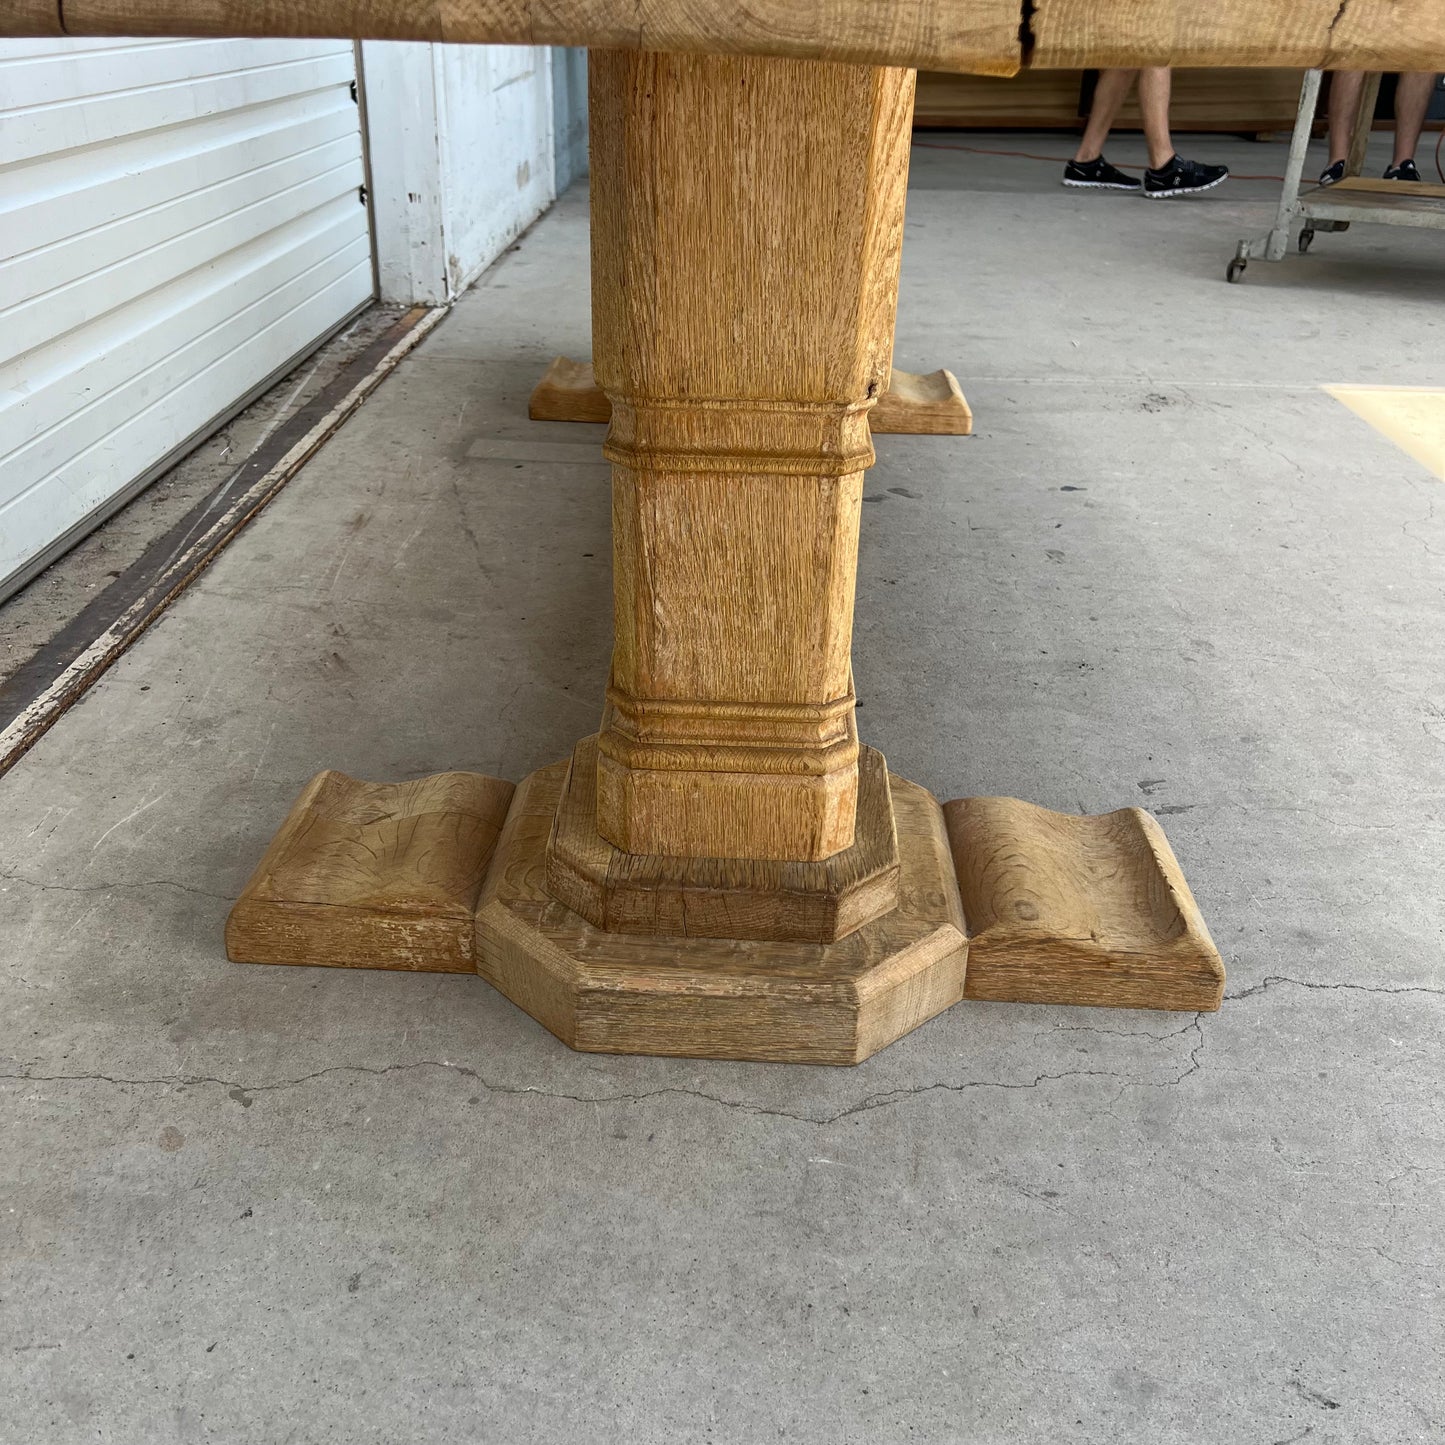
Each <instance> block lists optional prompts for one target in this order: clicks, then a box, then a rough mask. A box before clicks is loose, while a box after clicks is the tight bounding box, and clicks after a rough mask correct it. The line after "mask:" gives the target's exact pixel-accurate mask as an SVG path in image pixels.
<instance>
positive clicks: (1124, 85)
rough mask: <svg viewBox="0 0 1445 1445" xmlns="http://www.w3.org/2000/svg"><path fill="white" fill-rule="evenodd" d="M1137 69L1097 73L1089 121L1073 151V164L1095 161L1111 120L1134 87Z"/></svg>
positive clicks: (1107, 134) (1101, 148)
mask: <svg viewBox="0 0 1445 1445" xmlns="http://www.w3.org/2000/svg"><path fill="white" fill-rule="evenodd" d="M1138 73H1139V72H1138V71H1137V70H1104V71H1100V73H1099V83H1098V85H1096V86H1095V87H1094V103H1093V105H1091V106H1090V107H1089V120H1088V123H1087V124H1086V125H1085V126H1084V134H1083V136H1082V138H1081V139H1080V141H1079V148H1078V150H1076V151H1075V152H1074V159H1075V160H1076V161H1096V160H1098V159H1099V157H1100V155H1102V154H1103V151H1104V142H1105V141H1106V140H1107V139H1108V138H1109V131H1110V128H1111V127H1112V126H1113V124H1114V117H1115V116H1117V115H1118V114H1119V107H1120V106H1121V105H1123V104H1124V97H1125V96H1126V95H1128V94H1129V87H1130V86H1131V85H1133V84H1134V77H1135V76H1136V75H1138Z"/></svg>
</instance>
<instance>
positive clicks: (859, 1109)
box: [0, 1017, 1204, 1127]
mask: <svg viewBox="0 0 1445 1445" xmlns="http://www.w3.org/2000/svg"><path fill="white" fill-rule="evenodd" d="M1190 1027H1191V1028H1196V1029H1197V1028H1198V1027H1199V1020H1198V1018H1197V1017H1196V1019H1195V1021H1194V1023H1193V1024H1191V1025H1190ZM1203 1049H1204V1037H1203V1032H1202V1031H1201V1032H1200V1042H1199V1044H1198V1045H1197V1046H1196V1047H1195V1048H1194V1049H1193V1050H1192V1051H1191V1053H1190V1063H1189V1066H1188V1068H1186V1069H1185V1070H1184V1072H1183V1073H1181V1074H1180V1075H1179V1076H1178V1077H1177V1078H1173V1079H1166V1080H1162V1081H1154V1080H1149V1079H1137V1078H1134V1077H1132V1076H1131V1075H1129V1074H1121V1073H1119V1072H1118V1071H1117V1070H1113V1069H1066V1070H1064V1071H1063V1072H1061V1073H1057V1074H1047V1073H1045V1074H1038V1075H1036V1076H1035V1077H1034V1078H1032V1079H1028V1080H1021V1081H1019V1082H1016V1083H1011V1082H1008V1081H1007V1080H1000V1079H967V1080H964V1081H963V1082H962V1083H958V1084H949V1083H933V1084H920V1085H918V1086H916V1087H914V1088H908V1089H890V1090H887V1091H885V1092H883V1093H878V1094H870V1095H868V1096H867V1097H866V1098H863V1099H861V1100H859V1101H858V1102H857V1103H856V1104H850V1105H849V1106H848V1107H847V1108H846V1109H840V1110H838V1112H836V1113H834V1114H824V1115H818V1114H801V1113H796V1112H794V1111H792V1110H789V1109H772V1108H768V1107H767V1106H765V1105H762V1104H753V1103H749V1102H747V1101H746V1100H743V1099H726V1098H723V1097H722V1096H721V1095H719V1094H710V1093H708V1092H706V1091H705V1090H703V1089H686V1088H682V1087H680V1086H678V1085H669V1086H667V1087H665V1088H661V1089H649V1090H644V1091H642V1092H640V1093H618V1094H569V1093H565V1092H563V1091H558V1090H551V1089H539V1088H536V1087H535V1086H532V1085H513V1084H499V1083H495V1082H493V1081H492V1080H490V1079H487V1078H484V1077H483V1076H482V1075H481V1074H480V1073H478V1072H477V1070H475V1069H473V1068H471V1067H470V1066H469V1065H467V1064H454V1063H451V1062H449V1061H448V1060H446V1059H418V1060H416V1061H415V1062H413V1063H409V1064H386V1065H384V1066H382V1067H380V1068H371V1067H368V1066H367V1065H365V1064H335V1065H332V1066H331V1067H330V1068H325V1069H317V1070H316V1071H315V1072H314V1073H310V1074H302V1075H301V1076H300V1077H299V1078H295V1079H280V1080H277V1081H276V1082H275V1083H270V1084H245V1083H242V1082H240V1081H239V1080H237V1079H224V1078H218V1077H216V1076H215V1075H211V1074H176V1075H171V1076H167V1077H160V1078H145V1079H126V1078H119V1077H116V1076H115V1075H111V1074H32V1073H9V1074H0V1080H10V1081H12V1082H16V1083H106V1084H112V1085H115V1086H116V1087H118V1088H126V1087H132V1088H176V1087H186V1086H191V1085H200V1084H214V1085H217V1086H218V1087H221V1088H226V1089H236V1090H239V1091H240V1092H242V1093H245V1094H264V1093H271V1092H274V1091H276V1090H279V1089H292V1088H297V1087H299V1086H300V1085H302V1084H308V1083H311V1082H312V1081H313V1080H315V1079H320V1078H325V1077H327V1076H329V1075H333V1074H369V1075H372V1076H382V1075H386V1074H398V1073H409V1072H413V1071H415V1070H419V1069H444V1070H448V1071H450V1072H452V1073H456V1074H460V1075H461V1076H462V1077H464V1078H467V1079H471V1080H472V1081H473V1082H475V1083H476V1084H478V1085H480V1087H482V1088H483V1089H485V1090H486V1091H487V1092H488V1093H491V1094H502V1095H511V1096H522V1095H528V1094H531V1095H535V1096H537V1097H538V1098H543V1099H558V1100H565V1101H567V1102H569V1103H574V1104H641V1103H645V1102H647V1101H648V1100H651V1099H659V1098H664V1097H666V1096H667V1095H677V1096H680V1097H685V1098H693V1099H702V1100H704V1101H706V1102H707V1103H711V1104H717V1105H719V1106H720V1107H721V1108H724V1109H736V1110H739V1111H741V1112H743V1113H746V1114H757V1115H764V1116H768V1117H771V1118H779V1119H790V1120H792V1121H793V1122H795V1123H799V1124H813V1125H819V1126H824V1127H826V1126H828V1125H832V1124H837V1123H840V1122H841V1121H842V1120H844V1119H848V1118H851V1117H852V1116H853V1115H855V1114H865V1113H871V1112H872V1111H873V1110H874V1109H884V1108H890V1107H892V1106H894V1105H896V1104H900V1103H902V1102H904V1101H905V1100H908V1099H915V1098H918V1097H919V1096H921V1095H923V1094H932V1093H951V1094H961V1093H966V1092H967V1091H968V1090H970V1089H1008V1090H1018V1089H1036V1088H1039V1087H1040V1086H1041V1085H1043V1084H1046V1083H1054V1082H1057V1081H1058V1080H1061V1079H1074V1078H1105V1079H1122V1080H1124V1086H1125V1088H1145V1089H1167V1088H1173V1087H1174V1086H1175V1085H1176V1084H1179V1083H1181V1082H1183V1080H1184V1079H1186V1078H1188V1077H1189V1075H1190V1074H1193V1073H1196V1072H1198V1070H1199V1069H1200V1068H1201V1067H1203V1066H1202V1064H1201V1063H1200V1061H1199V1055H1200V1054H1201V1053H1202V1052H1203ZM1120 1092H1121V1094H1122V1090H1121V1091H1120Z"/></svg>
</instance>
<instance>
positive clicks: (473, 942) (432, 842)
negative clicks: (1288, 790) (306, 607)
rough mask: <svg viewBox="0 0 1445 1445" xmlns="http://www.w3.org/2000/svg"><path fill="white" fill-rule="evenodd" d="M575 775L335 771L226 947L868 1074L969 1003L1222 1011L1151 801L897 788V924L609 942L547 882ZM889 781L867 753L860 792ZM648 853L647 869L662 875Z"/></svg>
mask: <svg viewBox="0 0 1445 1445" xmlns="http://www.w3.org/2000/svg"><path fill="white" fill-rule="evenodd" d="M583 746H584V748H585V744H584V745H583ZM868 751H869V752H871V750H868ZM872 758H874V759H877V765H878V766H879V767H880V768H881V766H882V760H881V759H879V758H877V754H872ZM569 767H570V765H569V764H568V763H565V762H563V763H557V764H554V765H553V766H552V767H549V768H543V769H541V770H540V771H539V772H536V773H533V774H532V775H531V776H530V777H528V778H526V779H525V780H524V781H523V782H522V783H521V784H520V785H519V786H518V787H516V788H515V789H514V788H513V786H512V784H510V783H507V782H504V781H502V780H501V779H498V778H488V777H484V776H482V775H480V774H476V773H440V774H437V775H436V776H435V777H430V778H423V779H421V780H420V781H418V782H412V783H396V784H384V783H363V782H357V781H355V780H354V779H351V778H348V777H346V776H345V775H344V774H342V773H336V772H327V773H322V774H320V775H319V776H318V777H317V778H315V779H313V781H312V782H311V783H310V784H308V785H307V787H306V789H305V791H304V792H303V793H302V795H301V797H300V798H299V799H298V800H297V802H296V804H295V806H294V807H293V808H292V811H291V814H290V816H289V817H288V818H287V820H286V822H285V824H284V826H283V827H282V829H281V831H280V832H279V833H278V834H277V836H276V839H275V841H274V842H273V843H272V845H271V847H270V848H269V849H268V850H267V852H266V855H265V857H264V858H263V859H262V862H261V864H260V866H259V867H258V868H257V870H256V873H255V876H254V877H253V878H252V879H251V881H250V883H248V884H247V886H246V889H245V891H244V892H243V893H242V895H241V897H240V898H239V899H238V900H237V902H236V905H235V908H234V909H233V910H232V913H231V917H230V920H229V922H228V924H227V928H226V947H227V952H228V953H229V954H230V956H231V958H232V959H234V960H236V961H237V962H244V963H284V964H324V965H329V966H333V967H354V968H395V969H406V970H413V971H416V970H434V971H441V972H452V973H458V972H460V973H472V972H476V973H479V974H480V975H481V976H482V977H483V978H484V979H486V980H487V982H488V983H490V984H492V985H493V986H494V987H495V988H497V989H498V990H500V991H501V992H502V993H503V994H505V995H506V996H507V997H508V998H509V999H511V1000H512V1002H513V1003H515V1004H516V1005H517V1006H518V1007H519V1008H522V1009H524V1010H525V1011H526V1012H527V1013H529V1014H531V1016H532V1017H533V1018H535V1019H536V1020H537V1021H538V1022H539V1023H541V1024H543V1025H545V1027H547V1028H548V1029H550V1030H551V1031H552V1032H553V1033H554V1034H556V1035H557V1037H558V1038H560V1039H561V1040H562V1041H563V1042H564V1043H566V1044H568V1045H570V1046H571V1047H572V1048H575V1049H582V1050H587V1051H590V1052H598V1053H642V1054H667V1055H681V1056H686V1057H696V1058H727V1059H753V1060H774V1061H779V1062H801V1063H818V1064H853V1063H858V1062H860V1061H861V1060H863V1059H865V1058H867V1057H868V1056H869V1055H870V1054H873V1053H875V1052H876V1051H877V1050H878V1049H880V1048H883V1047H884V1046H885V1045H887V1044H890V1043H892V1042H893V1041H894V1040H895V1039H898V1038H901V1037H902V1036H903V1035H904V1034H906V1033H908V1032H909V1031H910V1030H912V1029H914V1028H917V1027H918V1025H919V1024H921V1023H924V1022H926V1021H927V1020H928V1019H930V1018H932V1017H933V1016H934V1015H935V1014H938V1013H941V1012H942V1011H943V1010H944V1009H946V1008H948V1007H949V1006H950V1005H952V1004H954V1003H957V1002H958V1001H959V1000H960V999H963V998H972V999H988V1000H994V1001H1015V1002H1031V1003H1063V1004H1096V1005H1107V1006H1113V1007H1121V1008H1156V1009H1188V1010H1209V1009H1216V1008H1218V1007H1219V1003H1220V999H1221V997H1222V994H1223V988H1224V969H1223V965H1222V964H1221V963H1220V959H1219V955H1218V953H1217V952H1216V951H1215V949H1214V945H1213V943H1212V942H1211V941H1210V938H1209V934H1208V932H1207V930H1206V929H1205V927H1204V923H1203V921H1202V919H1201V918H1200V916H1199V911H1198V909H1197V907H1196V906H1195V903H1194V900H1193V898H1192V896H1191V895H1190V893H1189V889H1188V886H1187V885H1186V884H1185V882H1184V878H1183V876H1182V874H1181V873H1180V870H1179V865H1178V863H1177V862H1176V861H1175V858H1174V854H1173V852H1172V850H1171V849H1170V847H1169V844H1168V842H1167V840H1166V839H1165V837H1164V834H1163V832H1162V830H1161V829H1160V828H1159V825H1158V824H1157V823H1156V822H1155V821H1154V820H1153V819H1152V818H1150V817H1149V816H1148V815H1147V814H1145V813H1143V812H1141V811H1140V810H1139V809H1137V808H1126V809H1122V810H1121V811H1119V812H1117V813H1110V814H1106V815H1104V816H1102V817H1091V818H1080V817H1072V816H1066V815H1063V814H1058V813H1051V812H1049V811H1048V810H1047V809H1044V808H1037V807H1034V806H1033V805H1032V804H1029V803H1023V802H1020V801H1019V800H1018V799H1016V798H966V799H960V800H958V801H955V802H952V803H949V804H948V805H947V806H946V807H940V806H939V804H938V802H937V800H936V799H934V797H933V796H932V795H931V794H930V793H928V792H926V791H925V790H924V789H922V788H920V787H918V786H917V785H916V784H913V783H909V782H907V781H906V780H904V779H902V778H899V777H896V776H890V777H889V778H888V784H889V787H888V796H889V797H890V798H891V805H892V814H893V823H894V829H895V832H896V839H897V842H896V857H897V868H896V871H895V872H893V873H892V874H891V879H892V886H893V887H895V888H896V898H897V906H896V907H893V908H891V909H890V910H889V911H887V912H885V913H883V914H882V916H879V917H876V918H873V919H872V921H869V922H866V923H863V924H862V925H861V926H856V927H854V928H853V929H852V931H850V932H848V933H847V935H846V936H843V937H840V938H838V939H837V940H836V941H833V942H816V941H812V942H810V941H805V940H801V939H796V938H794V939H791V940H790V939H776V938H775V939H737V938H732V939H726V938H710V937H697V936H690V935H686V934H684V933H683V932H681V931H679V932H678V933H675V934H672V935H662V934H648V935H640V934H638V933H627V932H619V931H615V930H613V931H608V930H604V929H602V928H599V927H597V926H596V925H595V924H593V923H590V922H588V921H587V919H585V918H583V917H582V916H581V915H580V914H578V913H574V912H573V911H572V910H571V909H570V908H568V907H567V906H566V904H565V903H563V902H561V901H559V900H558V898H556V897H555V896H553V892H552V891H549V883H548V877H549V853H552V852H554V851H555V844H556V836H557V833H558V831H559V828H560V825H559V810H561V809H562V803H563V798H564V793H565V791H566V785H567V779H568V773H569ZM872 767H873V762H872V760H871V759H868V758H866V757H865V765H864V768H863V772H864V775H865V777H866V776H867V774H868V773H869V772H870V770H871V769H872ZM867 787H868V788H870V789H872V788H873V787H874V785H873V784H872V783H868V784H867ZM633 861H634V862H636V863H638V864H639V865H643V871H644V873H645V872H646V866H645V865H647V864H648V863H649V861H650V860H647V859H636V860H633ZM674 861H676V862H682V861H685V860H674ZM691 862H692V864H693V865H697V864H709V865H715V866H716V868H717V869H722V868H724V867H732V868H734V869H736V868H737V867H738V865H737V864H736V863H735V862H734V863H732V864H729V863H728V860H720V859H711V860H691ZM748 866H753V867H761V868H762V869H764V870H766V869H767V868H768V866H769V865H767V864H761V865H759V864H753V865H746V864H744V865H742V867H743V868H744V869H746V867H748ZM790 866H792V865H790ZM815 866H816V865H815ZM704 871H706V870H704ZM641 882H642V880H639V886H641ZM714 891H715V892H716V890H714ZM674 893H675V890H674ZM633 901H634V903H635V901H636V900H633ZM675 903H676V898H675V897H671V898H669V900H668V902H667V904H666V907H667V908H672V907H673V906H674V904H675ZM660 907H661V905H660ZM733 907H734V909H735V911H736V913H737V914H738V916H743V915H745V914H747V913H748V912H749V910H755V909H756V908H757V907H758V898H757V895H756V894H750V893H748V891H747V890H746V888H743V889H740V890H739V893H738V898H737V901H736V902H735V904H734V905H733ZM726 908H727V903H726V900H725V899H722V898H720V897H717V896H712V897H708V898H705V899H703V900H702V901H701V904H700V911H699V912H698V914H697V917H698V918H699V919H700V920H702V923H703V926H704V927H708V926H712V924H714V923H715V922H716V920H717V919H718V918H719V917H722V916H724V915H725V912H726ZM719 910H723V911H722V912H719ZM774 913H775V914H776V909H774ZM965 919H966V920H967V921H965ZM686 926H687V925H686V918H685V915H683V924H682V927H683V928H685V927H686ZM970 934H971V935H972V937H971V940H970V938H969V935H970Z"/></svg>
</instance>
